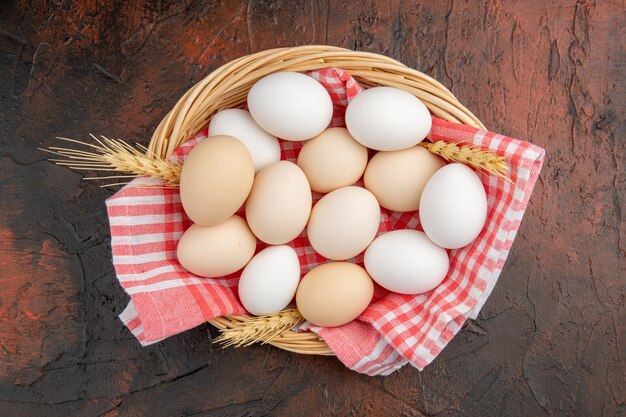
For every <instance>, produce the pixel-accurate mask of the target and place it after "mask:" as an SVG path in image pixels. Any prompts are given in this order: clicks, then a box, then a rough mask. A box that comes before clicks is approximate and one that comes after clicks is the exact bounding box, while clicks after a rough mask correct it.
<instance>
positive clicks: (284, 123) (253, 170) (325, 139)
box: [177, 72, 487, 326]
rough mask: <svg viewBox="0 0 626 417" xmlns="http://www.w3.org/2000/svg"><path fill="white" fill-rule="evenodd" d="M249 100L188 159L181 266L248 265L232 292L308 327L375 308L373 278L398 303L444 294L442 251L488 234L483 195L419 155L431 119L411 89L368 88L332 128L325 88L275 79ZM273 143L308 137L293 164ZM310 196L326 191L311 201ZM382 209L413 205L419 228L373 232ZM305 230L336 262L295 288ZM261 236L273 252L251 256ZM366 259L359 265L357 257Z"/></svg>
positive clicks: (473, 178) (281, 75) (224, 115)
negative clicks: (402, 298) (293, 310)
mask: <svg viewBox="0 0 626 417" xmlns="http://www.w3.org/2000/svg"><path fill="white" fill-rule="evenodd" d="M247 104H248V109H249V111H246V110H242V109H225V110H221V111H219V112H218V113H216V114H215V115H214V116H213V118H212V120H211V122H210V124H209V129H208V138H206V139H205V140H203V141H201V142H200V143H198V144H197V145H196V146H195V147H194V148H193V150H192V151H191V152H190V153H189V155H188V156H187V159H186V160H185V162H184V164H183V167H182V172H181V177H180V198H181V203H182V206H183V208H184V210H185V213H186V214H187V215H188V216H189V218H190V219H191V220H192V221H193V225H192V226H191V227H190V228H189V229H188V230H187V231H185V233H184V234H183V235H182V237H181V239H180V241H179V243H178V247H177V257H178V260H179V262H180V264H181V265H182V267H183V268H185V269H186V270H188V271H189V272H191V273H193V274H196V275H198V276H201V277H213V278H215V277H222V276H226V275H229V274H232V273H234V272H237V271H239V270H241V269H242V268H243V270H242V271H241V274H240V278H239V285H238V293H239V298H240V300H241V303H242V304H243V306H244V307H245V308H246V310H248V311H249V312H250V313H251V314H254V315H266V314H273V313H276V312H278V311H280V310H282V309H284V308H285V307H286V306H287V305H289V304H290V303H291V302H292V300H293V299H294V297H295V302H296V305H297V308H298V309H299V311H300V312H301V314H302V315H303V317H305V318H306V319H307V320H308V321H310V322H311V323H313V324H315V325H318V326H341V325H343V324H346V323H348V322H350V321H351V320H354V319H355V318H356V317H358V316H359V315H360V314H361V313H362V312H363V311H364V310H365V309H366V308H367V306H368V305H369V304H370V302H371V300H372V297H373V294H374V282H376V283H377V284H379V285H380V286H382V287H384V288H386V289H387V290H389V291H393V292H397V293H401V294H420V293H424V292H427V291H430V290H432V289H433V288H435V287H437V286H438V285H439V284H440V283H441V282H442V281H443V279H444V278H445V277H446V275H447V273H448V269H449V264H450V261H449V258H448V251H447V249H457V248H461V247H463V246H465V245H467V244H469V243H470V242H472V241H473V240H474V239H475V238H476V237H477V236H478V234H479V233H480V231H481V230H482V228H483V226H484V224H485V221H486V216H487V198H486V195H485V191H484V188H483V185H482V183H481V181H480V179H479V178H478V176H477V175H476V173H475V172H474V171H472V170H471V169H470V168H468V167H467V166H465V165H462V164H458V163H453V164H446V163H445V161H444V160H443V159H441V158H439V157H438V156H436V155H434V154H432V153H431V152H429V151H428V150H427V149H425V148H423V147H421V146H417V145H418V144H419V142H421V141H422V140H423V139H424V138H425V137H426V135H427V134H428V133H429V131H430V128H431V116H430V114H429V112H428V109H427V108H426V106H425V105H424V104H423V103H422V102H421V101H420V100H419V99H418V98H416V97H415V96H413V95H412V94H409V93H408V92H405V91H403V90H400V89H397V88H392V87H373V88H370V89H367V90H364V91H363V92H361V93H360V94H358V95H357V96H355V97H354V98H353V99H352V100H351V101H350V103H349V105H348V107H347V109H346V113H345V125H346V128H342V127H332V128H328V126H329V124H330V122H331V118H332V117H333V102H332V100H331V97H330V95H329V93H328V92H327V91H326V89H325V88H324V87H323V86H322V85H321V84H320V83H319V82H317V81H316V80H315V79H313V78H311V77H309V76H306V75H304V74H300V73H296V72H278V73H273V74H270V75H268V76H266V77H264V78H262V79H260V80H259V81H257V82H256V83H255V84H254V85H253V86H252V88H251V89H250V91H249V93H248V98H247ZM277 138H280V139H282V140H286V141H293V142H300V141H306V142H304V144H303V145H302V147H301V150H300V152H299V154H297V163H293V162H290V161H287V160H281V147H280V144H279V141H278V139H277ZM294 148H297V147H294ZM372 155H373V156H372ZM292 156H293V157H294V158H295V156H296V155H295V154H294V155H292ZM361 179H362V182H361V181H360V180H361ZM357 183H358V184H363V186H362V187H361V186H358V185H355V184H357ZM313 192H316V193H319V194H320V195H321V198H319V200H318V201H317V203H316V204H315V205H313ZM316 195H317V194H316ZM381 207H383V208H384V209H387V210H390V211H395V212H414V211H416V210H419V212H418V213H419V220H420V224H421V226H422V228H423V230H424V232H421V231H417V230H413V229H403V230H393V231H389V232H386V233H382V234H379V226H380V224H381ZM242 208H243V210H244V211H243V212H244V213H245V216H244V214H243V213H242V212H240V210H241V209H242ZM238 212H239V213H240V214H242V215H241V216H239V215H237V214H236V213H238ZM244 217H245V219H244ZM303 232H306V236H307V237H308V241H309V242H310V245H311V247H312V248H313V249H314V250H315V251H316V252H317V253H318V254H319V255H321V256H323V257H324V258H326V259H327V260H328V262H326V263H322V264H321V265H318V266H316V267H315V268H313V269H311V270H310V271H308V272H307V273H306V274H305V275H304V277H303V278H302V279H300V271H301V267H300V260H299V258H298V255H297V254H296V251H295V250H294V249H293V248H292V247H291V246H289V245H288V243H290V242H292V241H293V240H294V239H296V238H297V237H299V236H301V234H302V233H303ZM377 235H378V236H377ZM257 240H260V241H262V242H264V243H265V244H267V245H269V246H268V247H267V248H265V249H263V250H262V251H260V252H258V253H256V255H255V252H256V248H257ZM360 254H364V256H363V259H364V266H365V268H363V267H361V266H359V265H357V264H356V263H354V262H353V258H354V257H356V256H358V255H360ZM302 256H303V257H305V258H306V254H302ZM351 261H352V262H351Z"/></svg>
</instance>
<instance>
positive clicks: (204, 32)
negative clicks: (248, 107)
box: [0, 0, 626, 416]
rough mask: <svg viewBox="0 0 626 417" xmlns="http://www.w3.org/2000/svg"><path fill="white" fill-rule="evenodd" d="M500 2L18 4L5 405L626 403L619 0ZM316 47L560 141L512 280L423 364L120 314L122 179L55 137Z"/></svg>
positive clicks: (113, 409)
mask: <svg viewBox="0 0 626 417" xmlns="http://www.w3.org/2000/svg"><path fill="white" fill-rule="evenodd" d="M109 3H111V4H109ZM482 3H483V2H478V1H470V0H466V1H460V0H456V1H428V2H422V4H421V5H417V4H415V3H414V2H409V1H389V2H368V1H366V2H363V3H362V5H361V4H360V2H355V1H345V2H344V1H342V2H334V1H326V2H324V1H321V2H317V1H311V2H293V1H256V0H255V1H249V2H236V1H231V2H200V1H176V2H175V1H172V2H160V1H146V2H139V1H130V2H122V1H118V2H108V1H96V0H85V1H71V0H70V1H68V0H62V1H49V2H44V1H9V2H7V1H2V2H0V4H1V5H0V415H2V416H18V415H22V416H39V415H46V416H52V415H53V416H69V415H81V416H97V415H106V416H118V415H120V416H135V415H146V416H174V415H199V416H243V415H252V416H262V415H272V416H287V415H293V416H301V415H307V416H326V415H339V416H345V415H352V416H383V415H385V416H387V415H388V416H404V415H406V416H422V415H428V416H435V415H436V416H461V415H463V416H505V415H511V416H520V415H526V416H544V415H564V416H565V415H567V416H572V415H577V416H618V415H624V413H625V412H626V389H625V382H626V381H625V375H626V367H625V364H624V360H625V358H626V327H625V325H624V323H625V322H626V301H625V295H624V293H625V290H626V282H625V277H626V261H625V256H626V236H625V233H626V226H625V223H626V222H625V221H624V219H623V216H624V214H623V212H624V210H625V208H624V207H625V204H624V203H625V202H626V192H625V189H626V184H625V177H626V171H625V167H624V163H625V162H626V156H625V147H624V137H625V135H626V125H625V122H624V111H625V110H626V109H625V107H626V106H625V103H624V97H625V96H626V91H625V82H624V81H625V78H626V76H625V62H626V53H625V50H626V48H625V41H624V30H623V27H624V25H625V23H626V19H625V13H624V5H623V2H621V1H619V0H615V1H597V2H593V1H574V0H570V1H554V2H552V1H545V2H543V1H534V2H533V1H518V2H515V1H489V2H485V4H482ZM311 43H320V44H330V45H338V46H343V47H346V48H351V49H355V50H362V51H372V52H377V53H382V54H386V55H389V56H391V57H393V58H396V59H398V60H400V61H402V62H404V63H406V64H408V65H410V66H412V67H414V68H417V69H419V70H421V71H424V72H426V73H427V74H429V75H431V76H433V77H435V78H437V79H438V80H440V81H442V82H443V83H444V84H445V85H447V86H448V87H450V88H451V90H452V91H453V92H454V93H455V94H456V95H457V96H458V97H459V99H460V100H461V102H463V103H464V104H465V105H467V107H468V108H470V109H471V110H472V111H474V113H475V114H476V115H477V116H478V117H479V118H480V119H481V120H482V121H483V122H484V123H485V125H486V126H487V127H488V128H490V129H491V130H494V131H497V132H501V133H504V134H507V135H510V136H513V137H517V138H520V139H525V140H529V141H532V142H534V143H536V144H538V145H540V146H542V147H544V148H545V149H546V151H547V159H546V163H545V165H544V168H543V171H542V173H541V177H540V180H539V182H538V183H537V186H536V188H535V193H534V195H533V197H532V199H531V201H530V205H529V207H528V211H527V213H526V216H525V218H524V221H523V223H522V226H521V230H520V232H519V235H518V237H517V240H516V242H515V244H514V245H513V248H512V251H511V254H510V256H509V259H508V261H507V263H506V266H505V268H504V271H503V273H502V276H501V278H500V282H499V283H498V285H497V286H496V288H495V291H494V292H493V294H492V296H491V298H490V299H489V301H488V302H487V304H486V305H485V307H484V309H483V311H482V313H481V314H480V317H479V319H478V320H477V321H476V322H470V323H469V324H468V325H466V327H465V328H464V330H463V331H462V332H461V333H460V334H459V335H458V336H457V337H456V338H455V339H454V340H453V341H452V342H451V343H450V345H449V346H448V347H447V348H446V349H445V350H444V351H443V353H442V354H441V355H440V356H439V357H438V358H437V359H436V360H435V361H434V363H433V364H431V365H430V366H429V367H428V368H426V370H425V371H424V372H421V373H420V372H418V371H417V370H415V369H412V368H410V367H408V366H407V367H405V368H403V369H402V370H400V371H399V372H396V373H394V374H393V375H391V376H389V377H385V378H382V377H375V378H372V377H367V376H363V375H358V374H356V373H354V372H351V371H349V370H348V369H345V368H344V367H343V366H342V365H341V364H340V363H339V362H338V361H337V360H336V359H335V358H323V357H307V356H301V355H295V354H291V353H288V352H284V351H281V350H278V349H275V348H272V347H267V346H255V347H251V348H246V349H227V350H222V349H220V348H218V347H215V346H212V345H211V343H210V341H209V337H210V336H211V335H213V336H214V335H215V331H214V330H213V329H211V328H210V326H208V325H205V326H200V327H199V328H196V329H194V330H192V331H188V332H186V333H184V334H181V335H178V336H176V337H172V338H170V339H168V340H166V341H163V342H161V343H159V344H157V345H154V346H151V347H148V348H141V347H140V346H139V344H138V343H137V342H136V341H135V340H134V338H133V337H132V335H131V334H130V333H129V332H128V331H127V330H126V329H125V328H124V327H123V325H122V323H121V322H120V321H119V319H118V318H117V315H118V314H119V313H120V312H121V311H122V310H123V308H124V307H125V305H126V303H127V301H128V297H127V296H126V295H125V294H124V292H123V291H122V289H121V288H120V286H119V285H118V283H117V282H116V279H115V276H114V273H113V270H112V266H111V260H110V252H109V250H110V248H109V230H108V223H107V219H106V215H105V209H104V199H105V198H106V197H107V196H109V195H110V191H107V190H102V189H100V188H98V185H97V184H95V183H92V182H84V181H81V178H82V176H81V175H80V174H77V173H74V172H71V171H69V170H67V169H64V168H61V167H57V166H54V165H52V164H50V163H48V162H47V161H45V158H46V155H44V154H43V153H42V152H40V151H38V150H37V148H38V147H44V146H50V145H53V144H54V143H55V141H54V139H53V138H54V137H55V136H57V135H64V136H69V137H73V138H77V139H87V134H88V133H90V132H92V133H95V134H103V135H107V136H109V137H119V138H123V139H126V140H129V141H138V142H141V143H144V144H145V143H147V141H148V140H149V138H150V135H151V133H152V130H153V129H154V128H155V127H156V125H157V123H158V122H159V120H160V119H161V118H162V117H163V116H164V115H165V113H166V112H167V111H168V110H169V109H170V108H171V107H172V106H173V105H174V103H175V102H176V101H177V99H178V98H179V97H180V96H181V95H182V94H183V92H184V91H185V90H186V89H187V88H189V87H190V86H191V85H193V84H194V83H195V82H197V81H198V80H200V79H201V78H202V77H204V76H205V75H207V74H208V73H210V72H211V71H212V70H213V69H215V68H217V67H218V66H219V65H221V64H223V63H225V62H227V61H229V60H231V59H234V58H236V57H239V56H242V55H245V54H248V53H250V52H255V51H259V50H263V49H267V48H273V47H276V46H289V45H302V44H311Z"/></svg>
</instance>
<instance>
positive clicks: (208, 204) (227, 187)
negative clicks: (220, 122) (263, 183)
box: [180, 136, 254, 226]
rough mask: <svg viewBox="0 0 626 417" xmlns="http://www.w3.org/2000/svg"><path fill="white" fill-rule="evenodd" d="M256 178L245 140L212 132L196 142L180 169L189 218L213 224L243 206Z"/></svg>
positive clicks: (204, 223) (181, 193)
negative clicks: (215, 134) (216, 134)
mask: <svg viewBox="0 0 626 417" xmlns="http://www.w3.org/2000/svg"><path fill="white" fill-rule="evenodd" d="M253 180H254V165H253V163H252V157H251V156H250V152H248V149H247V148H246V147H245V145H244V144H243V143H241V142H240V141H238V140H237V139H235V138H233V137H230V136H213V137H210V138H207V139H205V140H203V141H202V142H200V143H199V144H197V145H196V146H195V147H194V148H193V149H192V150H191V152H190V153H189V155H188V156H187V159H185V162H184V164H183V168H182V171H181V173H180V200H181V203H182V205H183V209H184V210H185V213H187V215H188V216H189V218H190V219H191V220H192V221H193V222H194V223H197V224H199V225H201V226H214V225H216V224H218V223H221V222H223V221H224V220H226V219H228V218H229V217H230V216H232V215H233V214H235V212H236V211H237V210H239V208H240V207H241V206H242V204H243V203H244V201H246V198H247V197H248V194H249V193H250V189H251V188H252V182H253Z"/></svg>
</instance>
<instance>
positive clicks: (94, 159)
mask: <svg viewBox="0 0 626 417" xmlns="http://www.w3.org/2000/svg"><path fill="white" fill-rule="evenodd" d="M91 137H92V138H93V139H94V140H95V141H96V142H97V144H92V143H86V142H81V141H78V140H75V139H69V138H61V137H60V138H57V139H60V140H63V141H66V142H71V143H74V144H78V145H81V146H85V147H87V148H89V150H87V151H85V150H78V149H72V148H62V147H56V146H51V147H50V148H48V149H41V150H42V151H45V152H48V153H52V154H54V155H57V156H61V157H63V159H50V161H52V162H54V163H55V164H57V165H62V166H66V167H68V168H71V169H74V170H88V171H113V172H119V173H127V174H130V175H112V176H104V177H89V178H85V179H86V180H94V179H98V180H99V179H118V178H128V179H131V178H135V177H139V176H141V177H150V178H154V179H158V180H161V181H163V182H164V183H165V185H167V186H171V187H178V184H179V179H180V171H181V166H182V165H181V164H176V163H171V162H168V161H166V160H165V159H163V158H161V157H160V156H158V155H155V154H154V153H151V152H149V151H148V149H147V148H146V147H145V146H143V145H139V144H137V147H136V148H135V147H132V146H131V145H129V144H128V143H126V142H124V141H123V140H119V139H117V140H114V139H109V138H106V137H104V136H101V137H100V139H98V138H96V137H95V136H94V135H91ZM121 184H125V183H124V182H122V183H114V184H106V185H103V186H102V187H110V186H113V185H121Z"/></svg>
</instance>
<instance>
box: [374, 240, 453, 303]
mask: <svg viewBox="0 0 626 417" xmlns="http://www.w3.org/2000/svg"><path fill="white" fill-rule="evenodd" d="M449 267H450V262H449V259H448V253H447V252H446V250H445V249H443V248H441V247H439V246H437V245H435V244H434V243H433V242H432V241H431V240H430V239H428V237H427V236H426V234H424V233H422V232H419V231H417V230H408V229H406V230H395V231H393V232H388V233H384V234H382V235H380V236H378V237H377V238H376V239H374V241H373V242H372V244H371V245H370V246H369V247H368V248H367V250H366V251H365V269H366V270H367V272H368V273H369V274H370V276H371V277H372V279H373V280H374V281H376V282H377V283H378V284H379V285H380V286H381V287H383V288H386V289H388V290H389V291H393V292H397V293H400V294H421V293H423V292H426V291H430V290H432V289H433V288H435V287H437V286H438V285H439V284H441V281H443V279H444V278H445V277H446V274H447V273H448V269H449Z"/></svg>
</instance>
